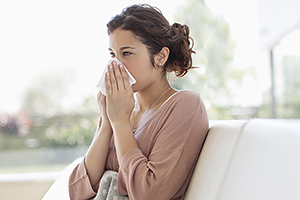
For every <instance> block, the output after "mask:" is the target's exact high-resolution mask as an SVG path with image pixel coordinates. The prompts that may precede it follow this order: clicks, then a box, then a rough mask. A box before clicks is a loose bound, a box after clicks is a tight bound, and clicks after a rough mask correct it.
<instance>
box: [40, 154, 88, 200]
mask: <svg viewBox="0 0 300 200" xmlns="http://www.w3.org/2000/svg"><path fill="white" fill-rule="evenodd" d="M82 159H83V158H78V159H76V160H75V161H74V162H72V163H71V164H70V165H69V166H68V167H67V168H66V169H65V170H63V171H62V172H61V174H60V175H59V177H58V179H57V180H56V181H55V182H54V184H53V185H52V186H51V187H50V189H49V190H48V191H47V193H46V194H45V196H44V197H43V200H53V199H55V200H66V199H70V197H69V188H68V182H69V175H70V174H71V172H72V171H73V169H74V168H75V167H76V166H77V165H78V164H79V163H80V162H81V161H82Z"/></svg>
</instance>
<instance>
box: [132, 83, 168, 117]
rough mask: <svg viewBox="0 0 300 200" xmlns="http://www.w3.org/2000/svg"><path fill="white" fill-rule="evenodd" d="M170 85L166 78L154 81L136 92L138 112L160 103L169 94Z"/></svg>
mask: <svg viewBox="0 0 300 200" xmlns="http://www.w3.org/2000/svg"><path fill="white" fill-rule="evenodd" d="M170 88H171V86H170V84H169V82H168V81H167V80H165V81H161V82H159V83H158V82H157V83H154V84H153V85H151V86H150V87H148V88H147V89H145V90H143V91H139V92H137V93H136V97H137V105H136V106H137V108H136V109H138V110H139V111H140V112H145V111H146V110H148V109H150V108H152V107H156V106H157V105H160V104H162V102H164V101H165V100H166V99H167V98H168V97H169V96H170V95H169V92H170V90H173V89H170Z"/></svg>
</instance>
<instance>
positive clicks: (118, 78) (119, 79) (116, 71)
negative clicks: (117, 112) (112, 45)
mask: <svg viewBox="0 0 300 200" xmlns="http://www.w3.org/2000/svg"><path fill="white" fill-rule="evenodd" d="M113 68H114V75H115V79H116V85H117V88H118V90H120V89H124V84H123V76H122V74H121V72H120V65H119V64H117V63H115V62H113Z"/></svg>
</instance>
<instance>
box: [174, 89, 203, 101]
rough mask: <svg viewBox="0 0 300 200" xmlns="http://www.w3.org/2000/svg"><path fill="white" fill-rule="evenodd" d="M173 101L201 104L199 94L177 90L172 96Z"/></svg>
mask: <svg viewBox="0 0 300 200" xmlns="http://www.w3.org/2000/svg"><path fill="white" fill-rule="evenodd" d="M174 100H175V101H177V102H190V103H196V102H201V101H202V100H201V97H200V94H199V93H197V92H194V91H191V90H179V91H177V92H176V93H175V94H174Z"/></svg>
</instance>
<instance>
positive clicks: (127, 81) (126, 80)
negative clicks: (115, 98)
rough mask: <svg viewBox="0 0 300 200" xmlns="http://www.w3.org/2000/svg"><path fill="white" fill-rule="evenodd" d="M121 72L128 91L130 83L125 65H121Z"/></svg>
mask: <svg viewBox="0 0 300 200" xmlns="http://www.w3.org/2000/svg"><path fill="white" fill-rule="evenodd" d="M120 72H121V75H122V77H123V84H124V89H125V90H127V89H129V88H130V82H129V78H128V74H127V72H126V70H125V67H124V66H123V65H120Z"/></svg>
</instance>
